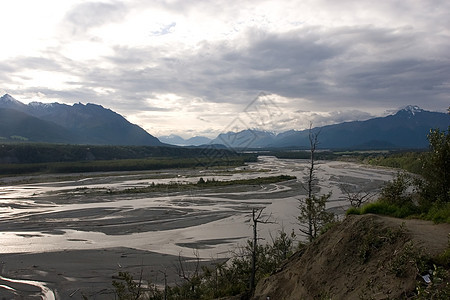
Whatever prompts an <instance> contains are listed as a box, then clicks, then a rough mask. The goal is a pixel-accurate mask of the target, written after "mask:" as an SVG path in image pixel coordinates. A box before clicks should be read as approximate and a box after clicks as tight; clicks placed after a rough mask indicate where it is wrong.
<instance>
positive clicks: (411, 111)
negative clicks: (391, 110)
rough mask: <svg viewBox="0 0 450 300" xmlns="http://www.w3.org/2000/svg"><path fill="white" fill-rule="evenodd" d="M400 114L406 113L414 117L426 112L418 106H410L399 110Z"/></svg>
mask: <svg viewBox="0 0 450 300" xmlns="http://www.w3.org/2000/svg"><path fill="white" fill-rule="evenodd" d="M399 112H406V113H409V114H411V115H413V116H414V115H415V114H416V113H421V112H424V110H423V109H421V108H420V107H419V106H417V105H408V106H406V107H404V108H402V109H401V110H399Z"/></svg>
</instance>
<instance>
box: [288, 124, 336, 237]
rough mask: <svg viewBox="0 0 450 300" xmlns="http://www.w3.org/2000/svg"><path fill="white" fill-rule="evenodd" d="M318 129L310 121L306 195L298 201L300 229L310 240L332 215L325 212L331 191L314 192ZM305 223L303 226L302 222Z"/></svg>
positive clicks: (330, 219) (329, 220)
mask: <svg viewBox="0 0 450 300" xmlns="http://www.w3.org/2000/svg"><path fill="white" fill-rule="evenodd" d="M319 135H320V131H318V132H316V133H314V132H313V130H312V123H311V124H310V125H309V136H308V137H309V146H310V148H309V149H310V154H311V155H310V163H309V167H308V176H307V177H306V192H307V195H308V196H307V197H306V199H304V201H302V202H301V203H300V206H299V209H300V215H299V216H298V218H297V219H298V221H299V222H300V224H301V228H300V231H301V232H302V233H303V234H305V235H306V236H307V238H308V240H309V241H310V242H311V241H312V240H313V239H315V238H316V237H317V235H318V233H319V232H320V229H321V227H322V226H323V225H324V224H326V223H328V222H331V221H332V220H333V218H334V215H333V214H331V213H328V212H326V210H325V205H326V202H327V200H328V199H329V198H330V197H331V193H329V194H325V195H320V196H316V195H315V194H314V186H315V180H316V178H315V169H316V157H315V154H316V150H317V147H318V145H319ZM304 223H306V227H305V228H303V227H302V224H304Z"/></svg>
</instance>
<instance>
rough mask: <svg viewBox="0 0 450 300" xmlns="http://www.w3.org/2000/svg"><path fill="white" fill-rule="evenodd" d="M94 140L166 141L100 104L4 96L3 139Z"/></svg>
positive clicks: (122, 142)
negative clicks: (36, 100)
mask: <svg viewBox="0 0 450 300" xmlns="http://www.w3.org/2000/svg"><path fill="white" fill-rule="evenodd" d="M1 140H22V141H29V142H48V143H68V144H93V145H141V146H142V145H145V146H161V145H164V144H163V143H161V142H160V141H159V140H158V139H157V138H156V137H154V136H152V135H151V134H149V133H148V132H146V131H145V130H144V129H142V128H141V127H139V126H137V125H135V124H132V123H130V122H128V121H127V120H126V119H125V118H124V117H123V116H121V115H119V114H117V113H115V112H113V111H112V110H110V109H106V108H104V107H103V106H101V105H96V104H91V103H88V104H86V105H85V104H81V103H77V104H74V105H72V106H70V105H66V104H60V103H50V104H47V103H41V102H31V103H29V104H28V105H26V104H24V103H22V102H20V101H18V100H16V99H14V98H13V97H12V96H10V95H8V94H5V95H4V96H2V97H1V98H0V141H1Z"/></svg>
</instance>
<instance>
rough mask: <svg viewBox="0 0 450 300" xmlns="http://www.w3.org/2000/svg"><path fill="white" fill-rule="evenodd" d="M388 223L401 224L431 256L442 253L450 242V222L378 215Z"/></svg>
mask: <svg viewBox="0 0 450 300" xmlns="http://www.w3.org/2000/svg"><path fill="white" fill-rule="evenodd" d="M378 217H379V218H380V220H383V222H385V223H386V224H392V225H393V226H396V225H397V226H401V225H402V224H405V225H404V226H405V228H406V230H407V231H408V232H409V233H410V234H411V237H412V240H413V241H414V242H415V243H416V244H417V245H418V246H420V247H421V248H422V249H423V250H425V251H426V253H427V254H428V255H430V256H435V255H438V254H439V253H442V252H443V251H444V250H445V249H447V247H449V244H450V224H447V223H445V224H434V223H432V222H429V221H424V220H417V219H410V220H406V219H397V218H391V217H384V216H378Z"/></svg>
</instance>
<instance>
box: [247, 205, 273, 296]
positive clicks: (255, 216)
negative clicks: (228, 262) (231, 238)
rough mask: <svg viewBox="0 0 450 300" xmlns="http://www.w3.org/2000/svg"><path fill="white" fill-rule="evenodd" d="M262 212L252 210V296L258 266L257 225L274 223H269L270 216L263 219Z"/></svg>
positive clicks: (260, 210)
mask: <svg viewBox="0 0 450 300" xmlns="http://www.w3.org/2000/svg"><path fill="white" fill-rule="evenodd" d="M263 210H264V208H261V209H257V208H253V209H252V227H253V241H252V253H251V254H252V270H251V274H250V293H251V294H253V292H254V290H255V285H256V269H257V265H258V261H257V258H258V224H259V223H261V224H273V223H274V222H271V221H270V217H271V216H270V215H269V216H268V217H266V218H265V219H263V215H262V213H263Z"/></svg>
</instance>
